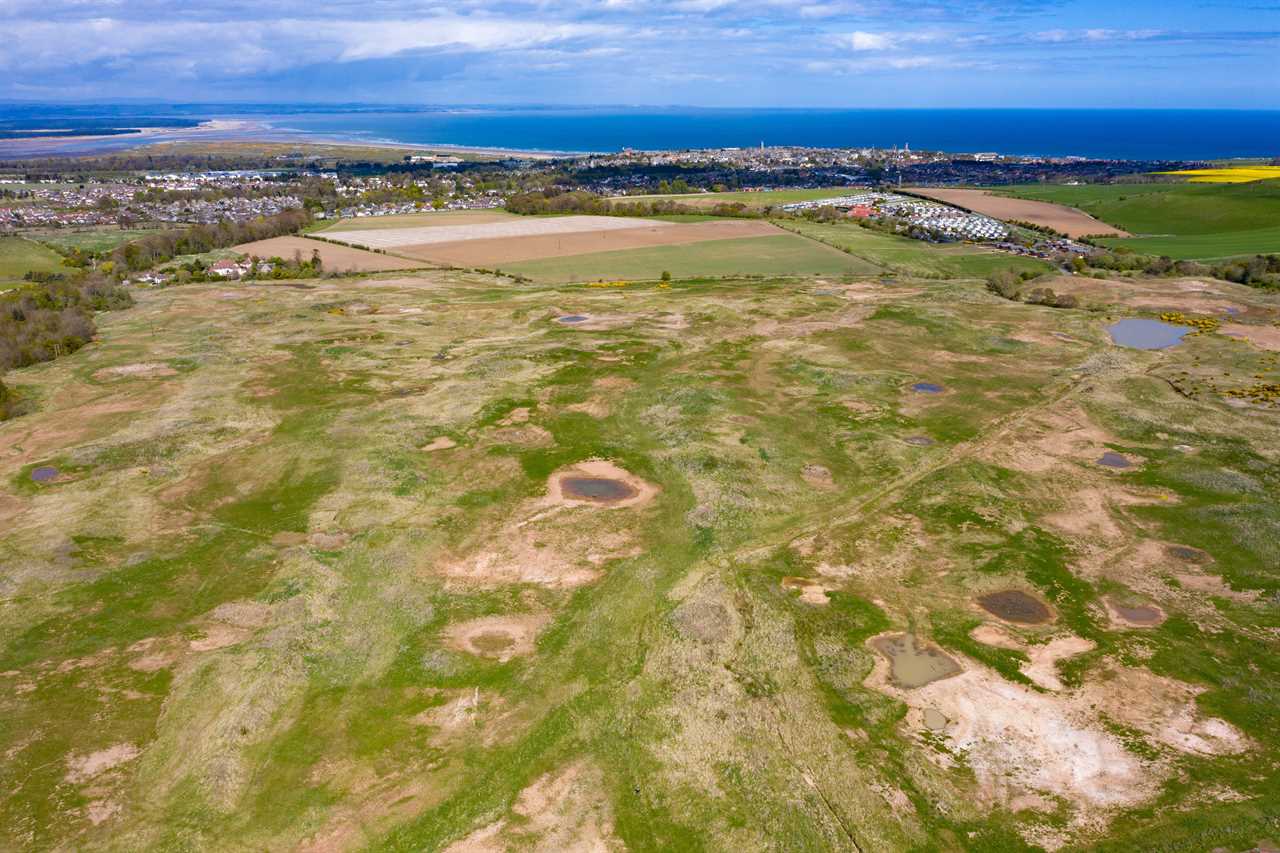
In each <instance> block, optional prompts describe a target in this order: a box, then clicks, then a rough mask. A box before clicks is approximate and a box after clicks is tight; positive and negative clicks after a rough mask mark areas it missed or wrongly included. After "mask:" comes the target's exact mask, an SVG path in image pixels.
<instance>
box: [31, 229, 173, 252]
mask: <svg viewBox="0 0 1280 853" xmlns="http://www.w3.org/2000/svg"><path fill="white" fill-rule="evenodd" d="M160 230H161V229H158V228H95V229H92V230H89V231H46V232H38V233H34V234H32V235H31V239H33V240H39V241H40V242H42V243H49V244H51V245H53V246H55V247H59V248H63V249H80V250H81V251H86V252H108V251H110V250H112V249H114V248H115V247H117V246H119V245H122V244H124V243H127V242H129V241H130V240H136V239H138V238H139V237H146V236H147V235H148V234H155V233H157V232H158V231H160Z"/></svg>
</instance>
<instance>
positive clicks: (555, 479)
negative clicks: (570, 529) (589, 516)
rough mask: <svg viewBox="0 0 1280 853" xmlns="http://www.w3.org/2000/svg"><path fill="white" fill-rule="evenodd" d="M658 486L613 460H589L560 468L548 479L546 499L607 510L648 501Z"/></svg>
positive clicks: (656, 492)
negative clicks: (614, 462) (620, 466)
mask: <svg viewBox="0 0 1280 853" xmlns="http://www.w3.org/2000/svg"><path fill="white" fill-rule="evenodd" d="M659 491H660V489H659V488H658V487H657V486H655V485H654V484H652V483H650V482H647V481H645V480H642V479H640V478H639V477H637V476H636V475H634V474H632V473H631V472H630V471H627V470H625V469H623V468H619V467H618V466H617V465H614V464H613V463H612V462H608V461H606V460H603V459H589V460H587V461H586V462H578V463H576V464H574V465H570V466H568V467H566V468H561V469H560V470H559V471H556V472H555V473H554V474H552V475H551V478H550V479H549V480H548V481H547V500H548V501H549V502H551V503H555V504H563V505H565V506H595V507H604V508H609V509H614V508H620V507H635V506H642V505H644V504H647V503H649V502H650V501H652V500H653V499H654V497H656V496H657V494H658V492H659Z"/></svg>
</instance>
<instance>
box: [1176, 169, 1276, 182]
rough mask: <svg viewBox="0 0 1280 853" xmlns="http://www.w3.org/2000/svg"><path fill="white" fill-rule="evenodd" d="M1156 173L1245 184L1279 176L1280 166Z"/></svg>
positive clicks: (1197, 179) (1206, 180)
mask: <svg viewBox="0 0 1280 853" xmlns="http://www.w3.org/2000/svg"><path fill="white" fill-rule="evenodd" d="M1156 174H1158V175H1185V176H1186V178H1187V181H1188V182H1189V183H1193V184H1246V183H1249V182H1250V181H1266V180H1270V179H1272V178H1280V166H1237V167H1231V168H1225V169H1184V170H1182V171H1179V172H1157V173H1156Z"/></svg>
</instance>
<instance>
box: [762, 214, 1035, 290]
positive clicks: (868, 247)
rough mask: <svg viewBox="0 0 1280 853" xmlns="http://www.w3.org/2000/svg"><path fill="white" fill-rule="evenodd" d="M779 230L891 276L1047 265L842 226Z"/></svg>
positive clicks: (791, 224) (792, 225)
mask: <svg viewBox="0 0 1280 853" xmlns="http://www.w3.org/2000/svg"><path fill="white" fill-rule="evenodd" d="M783 227H786V228H789V229H792V230H794V231H797V232H799V233H800V234H804V235H807V236H809V237H812V238H814V239H815V240H821V241H822V242H824V243H827V244H830V245H832V246H838V247H840V248H841V249H843V250H845V251H847V252H849V253H850V254H851V255H853V256H855V257H858V258H861V259H863V260H865V261H866V262H867V263H870V264H873V265H875V266H878V267H881V268H883V269H886V270H890V271H893V272H895V273H899V274H903V275H911V276H922V277H928V278H985V277H986V276H988V275H990V274H991V273H992V272H994V271H995V270H998V269H1012V270H1014V271H1015V272H1022V271H1023V270H1029V271H1033V272H1046V271H1048V270H1049V265H1048V264H1045V263H1043V262H1041V261H1037V260H1035V259H1033V258H1021V257H1017V256H1014V255H1008V254H1005V253H1003V252H994V251H989V250H984V249H978V248H974V247H970V246H934V245H930V244H929V243H923V242H921V241H919V240H910V239H907V238H906V237H897V236H894V235H891V234H881V233H878V232H875V231H869V230H867V229H866V228H862V227H861V226H858V225H848V224H843V223H835V224H825V223H816V222H801V221H788V222H785V223H783Z"/></svg>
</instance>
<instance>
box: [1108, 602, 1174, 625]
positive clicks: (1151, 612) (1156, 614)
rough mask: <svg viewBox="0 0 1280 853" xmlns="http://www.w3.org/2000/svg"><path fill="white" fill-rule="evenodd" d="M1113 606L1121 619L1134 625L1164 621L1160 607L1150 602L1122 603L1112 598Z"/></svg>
mask: <svg viewBox="0 0 1280 853" xmlns="http://www.w3.org/2000/svg"><path fill="white" fill-rule="evenodd" d="M1111 607H1112V609H1114V610H1115V612H1116V615H1118V616H1119V617H1120V618H1121V619H1123V620H1124V621H1126V622H1131V623H1133V624H1134V625H1158V624H1159V623H1161V622H1163V621H1164V613H1162V612H1161V610H1160V608H1158V607H1152V606H1151V605H1149V604H1133V605H1128V604H1120V603H1119V602H1117V601H1116V600H1115V599H1112V600H1111Z"/></svg>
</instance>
